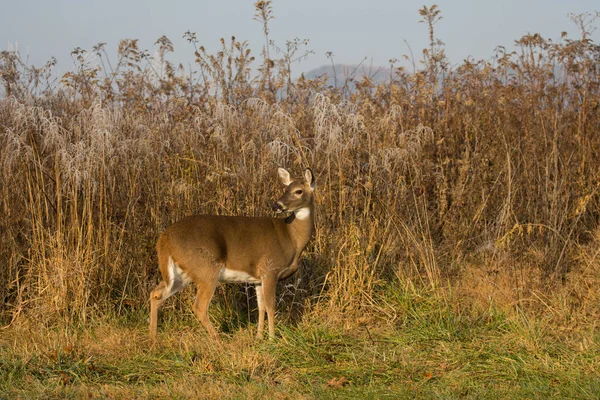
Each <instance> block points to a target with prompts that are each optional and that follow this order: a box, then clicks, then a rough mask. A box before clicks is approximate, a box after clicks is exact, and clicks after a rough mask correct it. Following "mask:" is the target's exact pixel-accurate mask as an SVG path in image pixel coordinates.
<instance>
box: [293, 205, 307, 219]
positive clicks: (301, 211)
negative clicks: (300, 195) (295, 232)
mask: <svg viewBox="0 0 600 400" xmlns="http://www.w3.org/2000/svg"><path fill="white" fill-rule="evenodd" d="M295 214H296V218H298V219H299V220H300V221H303V220H305V219H306V218H308V217H310V208H308V207H304V208H301V209H299V210H298V211H296V212H295Z"/></svg>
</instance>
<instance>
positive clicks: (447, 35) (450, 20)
mask: <svg viewBox="0 0 600 400" xmlns="http://www.w3.org/2000/svg"><path fill="white" fill-rule="evenodd" d="M2 3H3V4H2V6H1V7H0V9H1V10H2V11H1V13H0V50H4V49H7V48H8V46H9V45H15V44H18V47H19V49H20V50H21V53H22V54H28V55H29V60H30V62H31V63H33V64H35V65H39V64H41V63H43V62H44V61H46V60H47V59H49V58H50V57H51V56H55V57H56V58H57V59H58V60H59V67H60V70H59V72H66V71H67V70H69V69H70V67H71V66H72V61H71V56H70V51H71V50H72V49H74V48H75V47H82V48H85V49H87V50H91V47H92V46H93V45H95V44H97V43H98V42H106V43H107V44H108V47H107V49H108V52H109V54H110V55H111V57H114V55H115V53H116V48H117V45H118V41H119V40H120V39H123V38H135V39H140V47H141V48H144V49H149V50H150V51H151V53H152V52H153V51H152V49H153V43H154V42H155V41H156V39H158V38H159V37H160V36H162V35H167V37H169V38H170V39H171V40H172V41H173V44H174V45H175V54H174V55H171V56H170V57H169V59H170V60H171V61H175V62H183V63H184V64H185V65H187V64H188V62H191V61H193V49H192V47H191V45H189V44H188V43H187V42H186V41H185V40H183V39H182V35H183V33H184V32H185V31H186V30H191V31H195V32H196V34H197V38H198V40H199V42H200V44H202V45H204V46H205V47H206V48H207V49H208V50H210V51H216V50H217V49H218V43H219V42H218V41H219V38H220V37H225V38H229V37H231V36H232V35H234V36H236V38H237V39H243V40H248V41H249V43H250V44H251V47H252V49H253V52H254V54H255V56H257V58H259V57H258V56H259V53H260V50H261V46H262V45H263V43H264V39H263V36H262V27H261V25H260V24H259V23H258V22H257V21H254V20H253V14H254V6H253V3H254V0H213V1H204V0H196V1H192V0H173V1H165V0H163V1H160V0H145V1H131V0H12V1H9V0H3V1H2ZM434 3H435V4H437V5H438V7H439V8H440V10H441V12H442V16H443V20H442V21H441V22H440V23H439V24H438V25H437V35H438V37H439V38H440V39H442V40H443V41H444V42H445V44H446V52H447V54H448V56H449V57H450V60H451V62H452V63H453V64H457V63H460V62H461V61H462V60H463V59H464V58H466V57H468V56H472V57H474V58H475V59H480V58H484V59H488V58H490V57H491V56H492V55H493V51H494V48H495V47H496V46H498V45H504V46H506V47H511V46H512V44H513V42H514V40H515V39H518V38H520V37H521V36H522V35H524V34H526V33H528V32H529V33H536V32H537V33H540V34H542V36H544V37H549V38H552V39H554V40H558V38H559V37H560V33H561V32H562V31H567V32H569V36H570V37H572V38H575V37H577V35H578V32H577V29H576V27H575V25H574V24H573V23H572V22H571V21H570V20H569V18H568V17H567V14H568V13H582V12H593V11H596V10H598V11H600V2H599V1H598V0H568V1H567V0H520V1H516V0H504V1H488V0H438V1H434V2H430V3H429V2H427V3H426V2H424V1H423V0H418V1H414V0H404V1H400V0H397V1H392V0H365V1H354V0H330V1H326V0H302V1H299V0H295V1H292V0H274V1H273V12H274V15H275V19H274V20H272V21H271V23H270V28H271V33H270V34H271V38H272V39H274V40H275V41H277V42H278V43H280V45H283V44H284V43H285V40H288V39H293V38H295V37H299V38H307V39H310V44H309V48H310V49H311V50H313V51H314V52H315V54H314V55H312V56H310V58H309V59H308V60H306V61H303V62H302V63H301V64H298V65H296V66H295V67H294V70H295V72H296V73H299V72H301V71H307V70H310V69H312V68H315V67H318V66H321V65H324V64H329V61H328V60H327V58H326V56H325V53H326V52H327V51H332V52H333V53H334V55H335V58H334V59H335V61H336V63H345V64H351V63H358V62H359V61H360V60H362V58H363V57H368V59H369V60H371V59H372V60H373V64H374V65H381V66H387V65H388V60H389V59H390V58H401V57H402V55H403V54H408V48H407V46H406V44H405V43H404V40H406V41H407V42H408V43H409V44H410V46H411V47H412V49H413V52H414V53H415V56H416V57H420V50H421V49H422V48H423V47H424V46H426V43H427V27H426V26H425V25H424V24H419V23H418V21H419V19H420V16H419V15H418V12H417V10H418V9H419V8H421V7H422V6H423V5H424V4H427V5H431V4H434ZM593 38H594V40H595V41H596V42H599V41H600V39H599V31H596V32H595V33H594V35H593ZM369 62H370V61H369Z"/></svg>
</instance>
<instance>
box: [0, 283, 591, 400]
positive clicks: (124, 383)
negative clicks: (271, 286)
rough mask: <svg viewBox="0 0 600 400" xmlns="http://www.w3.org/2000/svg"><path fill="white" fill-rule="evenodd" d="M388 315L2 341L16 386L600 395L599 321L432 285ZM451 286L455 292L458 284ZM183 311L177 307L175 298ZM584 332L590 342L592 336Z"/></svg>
mask: <svg viewBox="0 0 600 400" xmlns="http://www.w3.org/2000/svg"><path fill="white" fill-rule="evenodd" d="M381 295H382V296H385V297H386V300H387V301H388V303H389V306H390V307H392V308H393V309H395V310H397V313H398V315H397V317H396V318H395V319H393V320H388V319H385V316H384V315H372V314H371V315H363V316H360V317H358V318H357V316H356V315H348V316H343V315H342V316H340V315H338V316H336V317H335V318H333V319H329V318H327V315H317V314H314V313H312V314H308V315H305V316H304V318H303V319H302V321H301V322H299V323H298V324H289V323H288V324H280V325H279V327H278V328H279V329H278V334H279V337H278V338H277V340H274V341H268V340H261V341H256V340H255V339H254V338H253V329H254V328H255V326H254V324H250V325H246V326H242V327H241V328H240V329H239V330H238V331H236V332H233V333H232V334H230V335H225V334H222V335H221V340H220V341H219V342H211V341H210V340H208V338H207V336H206V334H205V333H204V331H203V330H202V328H201V326H200V325H199V324H198V323H197V322H196V321H193V320H189V319H187V318H181V317H177V316H176V317H175V318H171V319H170V320H169V322H168V323H165V322H166V321H164V320H163V326H162V327H161V329H160V333H159V340H158V344H157V345H155V346H151V345H150V342H149V339H148V337H147V326H146V323H145V320H144V319H143V317H142V316H141V315H138V316H133V317H131V318H128V319H124V318H121V319H118V318H115V319H113V320H105V319H104V320H98V321H97V322H96V321H92V322H91V323H90V324H89V325H80V326H78V327H76V328H74V327H65V326H61V327H57V326H54V327H48V328H46V329H39V327H38V326H36V324H31V325H27V324H23V325H17V326H15V327H11V328H9V329H8V330H5V331H4V335H3V336H2V339H1V341H0V346H1V347H0V374H1V376H0V382H2V383H0V395H1V396H3V397H8V398H59V397H60V398H81V397H89V398H165V397H166V398H190V397H195V398H213V397H215V396H218V397H220V398H250V397H252V398H255V397H256V396H260V397H263V398H282V399H283V398H357V399H358V398H373V399H379V398H415V397H418V398H448V399H451V398H461V399H462V398H474V399H476V398H582V399H585V398H590V399H592V398H597V397H598V395H599V394H600V382H599V381H598V379H597V376H598V374H599V373H600V351H599V350H600V349H599V347H598V341H597V340H598V333H597V332H596V331H595V330H593V328H592V330H591V331H590V332H587V333H582V332H579V334H576V333H575V334H574V333H573V332H570V333H560V332H557V331H556V327H555V326H553V325H552V324H550V323H548V321H547V320H545V319H544V317H543V315H542V316H538V317H527V318H526V317H524V316H523V314H520V313H516V312H515V313H511V312H502V311H500V310H495V309H494V308H490V309H489V310H480V311H475V310H470V311H465V310H461V309H460V308H457V307H456V306H455V305H454V302H453V301H452V298H451V297H443V296H440V295H439V294H437V295H436V294H434V293H432V292H431V291H430V290H427V291H426V290H417V291H415V290H410V291H407V290H405V289H398V288H392V287H390V288H387V289H385V290H384V292H383V293H382V294H381ZM448 296H451V295H448ZM171 311H173V310H171ZM583 339H585V340H584V341H585V343H587V345H585V346H583V345H582V343H583V342H584V341H582V340H583Z"/></svg>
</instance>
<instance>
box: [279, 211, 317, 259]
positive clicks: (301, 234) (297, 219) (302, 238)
mask: <svg viewBox="0 0 600 400" xmlns="http://www.w3.org/2000/svg"><path fill="white" fill-rule="evenodd" d="M285 222H286V226H287V229H288V231H289V233H290V236H291V237H292V240H293V241H294V244H295V246H296V250H297V251H302V250H303V249H304V248H305V247H306V245H307V244H308V241H309V240H310V236H311V235H312V231H313V228H314V225H315V217H314V210H313V207H312V204H311V205H310V206H308V207H304V208H301V209H300V210H297V211H295V212H294V213H293V214H292V215H290V216H289V217H287V218H286V219H285Z"/></svg>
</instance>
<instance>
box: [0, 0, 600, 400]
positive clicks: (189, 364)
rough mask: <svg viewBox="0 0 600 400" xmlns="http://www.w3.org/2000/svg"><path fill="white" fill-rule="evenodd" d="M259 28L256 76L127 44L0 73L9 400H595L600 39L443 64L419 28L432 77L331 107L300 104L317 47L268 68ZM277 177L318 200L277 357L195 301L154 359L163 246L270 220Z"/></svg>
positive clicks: (231, 297) (332, 90)
mask: <svg viewBox="0 0 600 400" xmlns="http://www.w3.org/2000/svg"><path fill="white" fill-rule="evenodd" d="M255 6H256V11H257V13H256V15H255V17H256V19H257V20H258V21H259V22H260V23H261V25H262V28H263V32H264V33H265V45H266V48H264V49H263V52H262V53H261V54H262V60H255V58H254V57H253V56H252V52H251V51H250V47H249V44H248V43H246V42H244V41H237V40H236V39H235V38H232V39H231V41H225V40H222V41H221V48H220V51H218V52H216V53H215V54H209V53H208V52H207V51H206V49H205V47H204V46H202V45H201V44H200V43H199V41H198V39H197V38H196V35H195V34H194V33H193V32H186V33H185V35H184V37H185V38H186V39H187V40H188V41H190V43H191V44H192V45H193V46H194V48H195V50H196V51H195V57H196V63H195V64H194V66H193V67H192V66H190V67H189V70H188V69H185V68H184V69H178V68H176V67H175V66H173V65H172V64H171V63H169V61H168V53H170V52H172V51H174V49H173V46H172V44H171V42H170V41H169V39H168V38H166V37H162V38H160V39H159V40H158V41H157V43H156V46H157V47H158V49H157V50H158V52H157V54H158V56H157V57H156V58H151V57H149V56H148V54H150V52H146V51H144V50H141V49H140V48H139V47H138V42H137V41H136V40H135V39H127V40H123V41H121V43H120V45H119V50H118V52H117V55H116V59H113V60H110V56H109V54H108V53H107V51H106V49H105V47H104V45H103V44H98V46H95V47H94V48H93V49H92V51H93V52H94V54H96V55H97V56H98V57H99V61H100V62H99V65H95V64H93V63H91V61H90V57H88V56H87V55H86V54H87V51H86V50H84V49H75V50H74V51H73V52H72V56H73V58H74V61H75V63H76V67H75V69H74V71H72V72H68V73H66V74H65V75H63V76H62V77H61V79H60V83H57V82H56V81H55V79H54V75H53V69H52V68H53V66H54V62H53V61H50V62H49V63H48V64H46V65H45V66H43V67H41V68H34V67H30V66H28V65H27V63H26V62H24V60H23V58H22V57H21V56H20V54H19V53H18V52H15V51H2V52H0V90H1V91H2V92H0V94H2V95H3V97H2V98H1V99H0V149H2V151H0V210H1V212H0V265H1V266H2V268H0V322H1V325H2V331H1V335H0V346H1V348H0V374H1V376H0V398H4V397H6V398H35V397H38V398H52V397H55V398H65V397H66V398H82V397H96V398H128V399H129V398H189V397H195V398H203V397H204V398H215V397H218V398H220V397H225V398H248V397H253V398H254V397H257V396H260V397H267V398H339V397H345V398H353V397H355V398H356V397H361V398H363V397H367V398H385V397H386V396H387V397H390V398H477V399H479V398H511V397H514V398H547V397H557V398H598V397H600V388H599V387H598V385H599V384H598V383H597V382H598V379H597V376H598V375H599V371H598V363H599V358H598V355H599V354H598V345H599V343H600V337H599V335H598V332H597V321H598V320H599V319H600V293H599V292H598V287H599V286H600V251H599V250H598V249H600V225H599V221H600V176H599V175H598V167H597V166H598V154H600V135H598V127H599V126H600V113H598V107H599V104H600V75H599V74H598V71H599V68H600V65H599V64H598V54H599V53H598V52H599V51H600V50H599V48H598V46H597V45H596V44H595V43H594V41H593V40H592V33H593V31H594V29H595V27H594V23H595V22H596V21H597V20H598V18H600V14H598V13H597V14H582V15H579V16H577V15H575V16H571V19H572V20H573V22H574V23H575V25H576V27H577V29H578V30H579V32H578V34H577V35H576V36H575V39H573V38H572V37H571V36H569V35H567V34H563V35H561V38H560V40H558V41H556V42H554V41H551V40H548V39H544V38H543V37H541V36H540V35H537V34H528V35H525V36H523V37H522V38H521V39H519V40H517V41H516V42H515V44H516V51H515V52H512V53H506V52H504V51H503V50H502V48H498V49H497V51H496V53H495V54H494V56H493V57H490V58H489V59H487V60H479V61H476V60H465V61H464V62H462V63H460V64H454V63H451V62H450V60H448V59H447V58H446V55H445V50H444V45H443V42H442V41H440V40H439V39H438V38H437V37H436V36H435V34H436V31H435V29H434V26H437V24H439V23H443V22H442V21H443V20H442V19H441V18H440V10H439V9H438V8H437V7H436V6H431V7H423V9H421V10H420V11H419V14H420V15H421V17H422V22H424V23H425V24H426V25H427V27H428V28H429V29H428V33H429V46H428V48H427V49H425V51H424V52H423V60H422V63H420V64H419V63H417V62H415V63H414V65H415V66H416V65H419V66H420V69H417V70H415V71H414V72H411V73H408V72H407V71H406V70H404V69H402V68H395V69H394V70H393V71H392V73H391V74H390V76H389V80H386V81H385V82H380V83H377V82H375V81H373V80H370V79H365V80H360V81H353V80H350V79H349V80H347V81H346V82H344V83H343V85H340V87H329V86H328V85H327V79H326V77H321V78H317V79H314V80H308V79H305V78H303V77H301V78H299V79H297V80H295V81H294V80H292V79H291V76H292V72H291V68H292V66H294V65H295V64H294V61H293V60H296V61H297V60H299V59H301V58H302V57H301V54H302V53H303V50H304V47H305V46H306V44H307V42H305V41H302V40H295V41H292V42H288V43H287V46H279V47H278V48H277V45H276V44H273V42H272V41H271V40H270V39H269V38H268V32H269V29H268V23H269V20H270V19H271V17H272V11H273V10H272V8H271V2H270V1H258V2H256V4H255ZM269 46H273V47H271V48H270V50H272V51H269ZM304 54H305V55H306V54H308V53H304ZM270 55H271V56H272V57H279V58H278V59H271V58H269V57H270ZM329 56H330V58H332V57H333V55H332V54H330V55H329ZM415 61H417V60H415ZM258 62H262V64H260V65H256V64H255V63H258ZM332 62H333V60H332ZM394 62H395V61H394V60H391V63H392V64H393V63H394ZM279 166H285V167H287V168H289V169H290V170H292V171H294V173H298V172H299V171H301V170H303V169H304V168H305V167H311V168H312V170H313V171H314V172H315V175H316V178H317V189H316V192H315V197H316V201H315V204H316V209H315V225H316V226H315V233H314V237H313V238H312V240H311V242H310V243H309V245H308V247H307V249H306V250H305V252H304V254H303V255H302V261H301V263H302V267H301V268H300V270H299V271H298V273H297V274H296V275H295V276H294V277H293V278H292V279H290V280H288V281H286V282H283V283H282V284H280V285H279V288H278V292H277V293H278V299H277V300H278V304H277V311H278V315H279V317H278V322H277V327H278V332H279V338H278V339H277V340H275V341H273V342H269V341H260V342H256V341H254V339H253V338H252V328H253V327H254V325H253V322H252V321H254V320H253V318H252V312H251V311H252V308H253V304H254V299H252V298H250V299H249V300H248V298H247V296H246V293H245V292H246V291H244V290H243V288H240V287H236V286H229V287H227V288H220V289H218V291H217V296H216V300H215V301H214V302H213V305H212V306H211V307H212V308H211V311H212V315H213V320H214V322H215V323H216V324H215V325H216V326H218V327H219V328H220V331H221V335H222V340H221V341H220V342H219V343H213V342H211V341H209V340H207V338H206V336H205V335H204V332H203V331H202V329H201V327H200V325H199V324H198V322H197V321H196V320H195V317H194V316H193V314H192V312H191V310H190V303H191V301H192V297H193V295H192V292H191V291H189V290H188V291H187V292H186V291H184V293H182V294H181V295H178V296H176V297H175V298H174V299H170V300H169V301H168V303H167V305H166V307H164V308H163V309H162V313H161V317H160V324H159V332H160V333H159V334H160V341H159V344H158V345H157V346H155V347H152V346H151V345H150V343H149V341H148V338H147V322H146V321H147V302H148V294H149V291H150V289H151V288H153V287H154V286H155V285H156V284H157V281H158V275H159V274H158V271H157V268H156V255H155V249H154V247H155V245H156V240H157V237H158V236H159V234H160V233H161V232H162V231H163V230H164V229H165V227H166V226H167V225H169V224H170V223H172V222H174V221H176V220H178V219H180V218H182V217H183V216H186V215H190V214H197V213H212V214H234V215H255V216H260V215H270V214H268V213H269V211H268V210H269V207H268V204H270V203H271V202H272V201H273V199H274V198H276V197H277V194H278V193H279V190H280V187H279V185H278V183H277V179H276V173H275V171H276V170H277V167H279ZM249 292H250V294H251V296H253V295H254V293H253V291H252V290H250V291H249ZM248 321H250V322H248Z"/></svg>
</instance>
